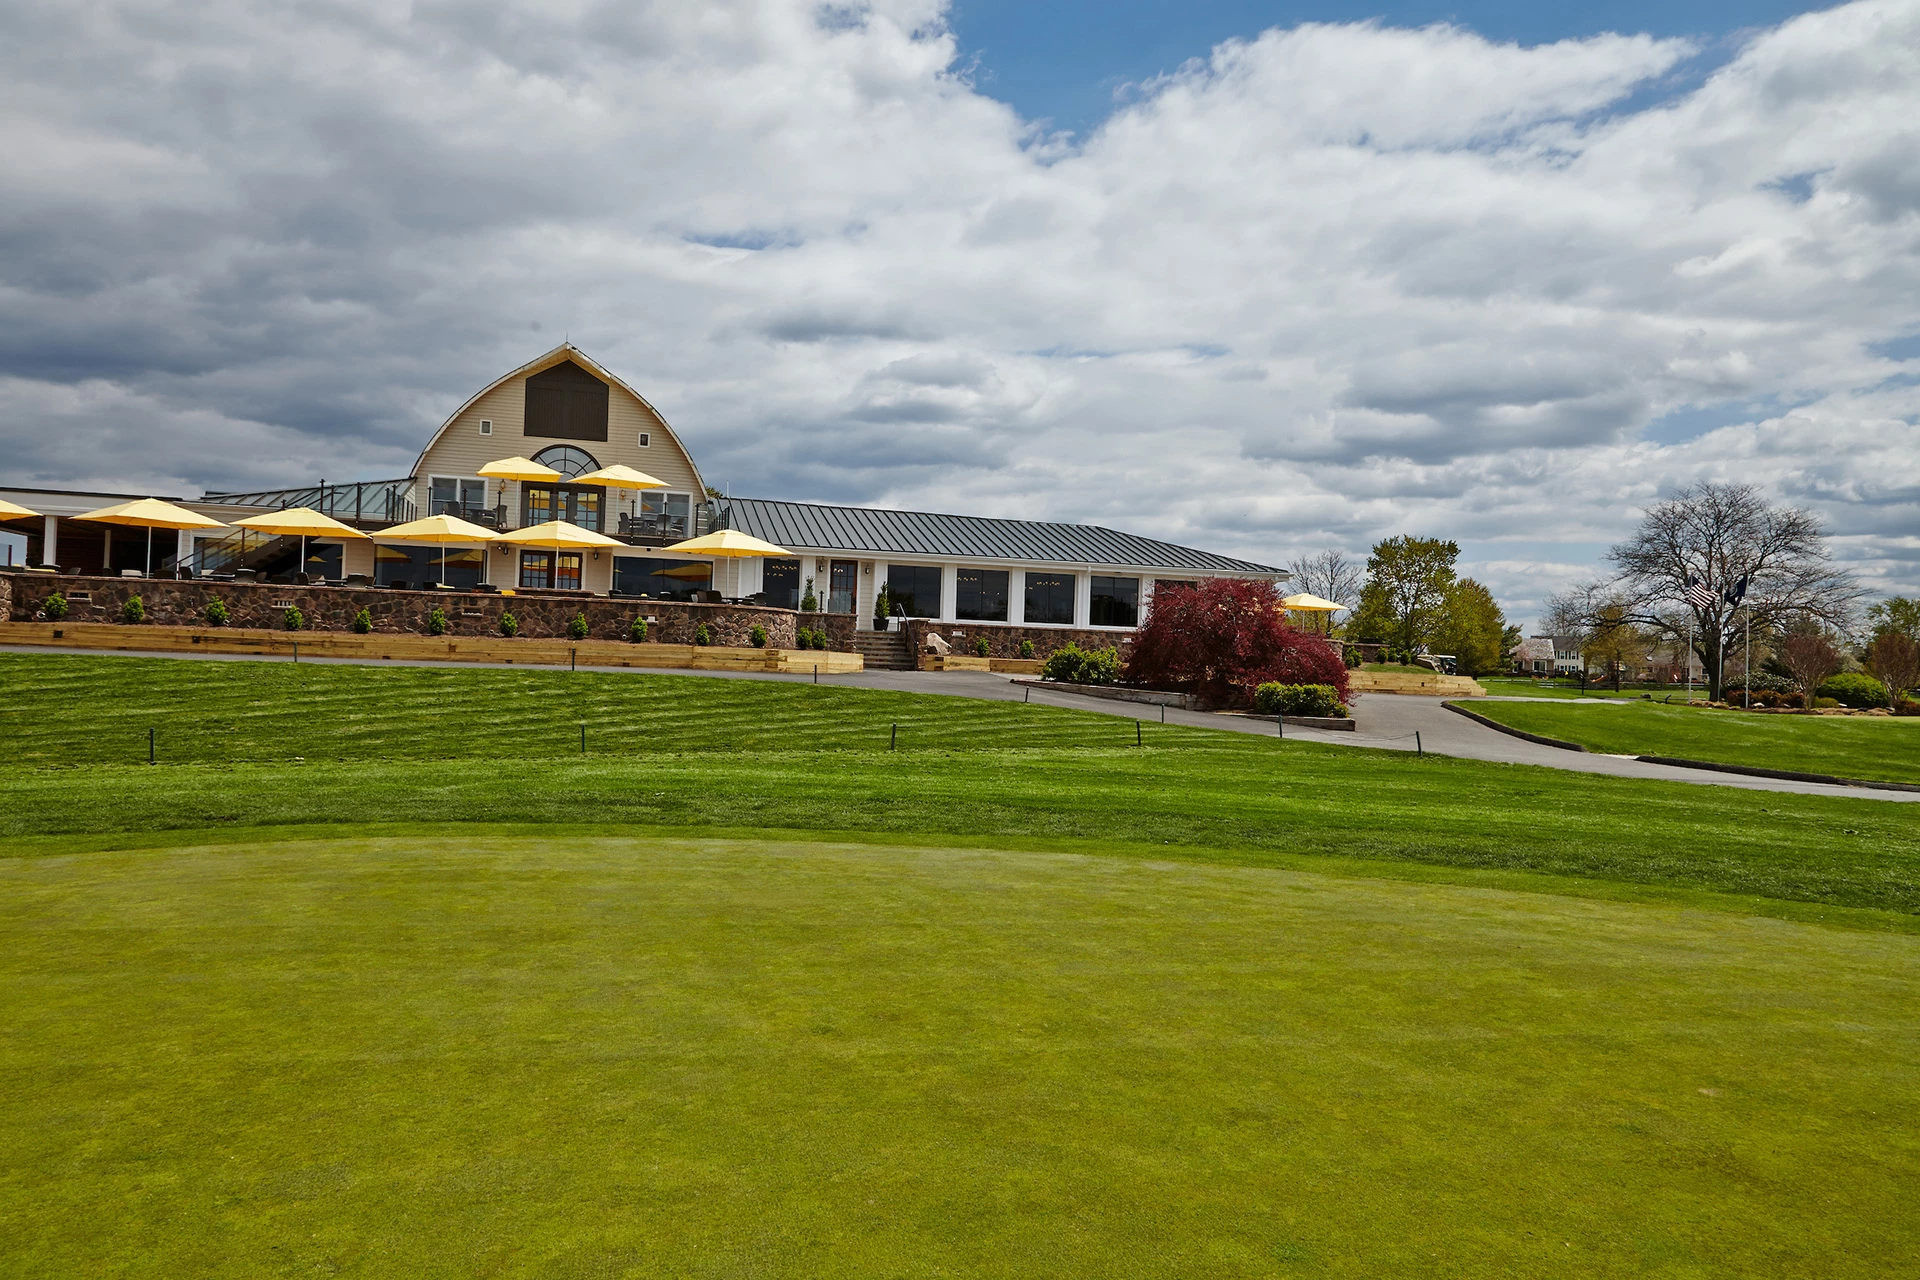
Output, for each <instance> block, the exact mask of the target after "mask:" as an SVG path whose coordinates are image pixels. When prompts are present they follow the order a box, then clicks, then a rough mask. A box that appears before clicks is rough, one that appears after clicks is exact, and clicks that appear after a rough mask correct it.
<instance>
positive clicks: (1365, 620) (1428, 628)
mask: <svg viewBox="0 0 1920 1280" xmlns="http://www.w3.org/2000/svg"><path fill="white" fill-rule="evenodd" d="M1459 559H1460V544H1459V543H1456V542H1446V541H1442V540H1441V539H1439V538H1415V537H1411V536H1409V535H1406V534H1402V535H1401V536H1400V537H1397V538H1388V539H1387V540H1386V541H1385V542H1379V543H1375V544H1374V548H1373V552H1372V554H1371V555H1369V556H1368V557H1367V585H1366V587H1365V588H1363V589H1362V590H1361V592H1360V607H1359V608H1358V609H1356V610H1355V611H1354V614H1353V617H1352V618H1351V619H1349V620H1348V622H1347V634H1348V635H1350V636H1353V637H1354V638H1356V639H1359V640H1366V641H1374V642H1384V643H1387V644H1391V645H1395V646H1397V647H1398V648H1401V649H1414V648H1417V647H1418V646H1420V645H1422V644H1428V643H1430V642H1431V641H1432V639H1433V636H1434V633H1435V632H1436V631H1438V630H1439V628H1440V624H1441V622H1442V620H1443V618H1444V617H1445V611H1446V603H1447V593H1448V592H1449V591H1451V590H1452V589H1453V585H1454V581H1455V579H1454V573H1453V566H1454V563H1455V562H1456V561H1458V560H1459Z"/></svg>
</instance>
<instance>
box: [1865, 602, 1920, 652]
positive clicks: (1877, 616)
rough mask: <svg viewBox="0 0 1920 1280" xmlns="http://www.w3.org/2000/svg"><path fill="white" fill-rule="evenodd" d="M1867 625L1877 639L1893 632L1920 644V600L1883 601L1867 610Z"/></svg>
mask: <svg viewBox="0 0 1920 1280" xmlns="http://www.w3.org/2000/svg"><path fill="white" fill-rule="evenodd" d="M1867 624H1868V625H1869V626H1871V627H1872V628H1873V635H1874V638H1875V639H1878V638H1879V637H1881V636H1884V635H1886V634H1888V633H1889V632H1892V633H1895V634H1898V635H1903V636H1905V637H1906V638H1907V639H1909V640H1912V641H1914V642H1915V643H1917V644H1920V600H1909V599H1907V598H1906V597H1905V596H1895V597H1893V599H1891V600H1882V601H1881V602H1880V603H1879V604H1876V605H1874V606H1873V607H1872V608H1871V609H1868V610H1867Z"/></svg>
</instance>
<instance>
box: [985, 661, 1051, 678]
mask: <svg viewBox="0 0 1920 1280" xmlns="http://www.w3.org/2000/svg"><path fill="white" fill-rule="evenodd" d="M988 661H989V662H991V663H992V664H993V669H994V670H995V671H998V672H1001V673H1003V674H1006V675H1010V676H1037V675H1039V674H1040V667H1041V665H1042V664H1041V662H1040V659H1038V658H989V659H988Z"/></svg>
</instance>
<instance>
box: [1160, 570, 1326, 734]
mask: <svg viewBox="0 0 1920 1280" xmlns="http://www.w3.org/2000/svg"><path fill="white" fill-rule="evenodd" d="M1126 675H1127V679H1128V680H1129V681H1131V682H1132V683H1134V684H1142V685H1147V686H1149V687H1152V688H1158V689H1178V690H1181V691H1183V692H1186V693H1192V694H1195V695H1197V696H1198V697H1199V698H1200V699H1201V700H1202V701H1203V702H1207V703H1211V704H1214V705H1216V706H1245V705H1246V704H1248V703H1250V702H1252V701H1253V691H1254V690H1255V689H1257V688H1259V687H1260V686H1261V685H1263V684H1266V683H1267V682H1269V681H1276V680H1277V681H1279V682H1280V683H1282V684H1329V685H1332V686H1333V687H1334V688H1335V689H1336V690H1338V691H1339V694H1340V701H1342V702H1347V703H1351V702H1352V698H1353V695H1352V693H1351V691H1350V690H1349V689H1348V688H1347V667H1346V664H1345V663H1344V662H1342V661H1341V660H1340V654H1339V652H1338V651H1336V650H1335V649H1334V647H1333V646H1332V645H1331V644H1328V643H1327V642H1326V641H1325V640H1323V639H1321V638H1320V637H1319V636H1316V635H1311V634H1309V633H1307V632H1304V631H1296V630H1294V629H1293V628H1292V627H1290V626H1288V625H1287V621H1286V613H1285V612H1284V611H1283V610H1282V609H1281V607H1280V593H1279V592H1278V591H1277V590H1275V589H1274V585H1273V584H1272V583H1271V582H1251V581H1248V580H1246V579H1243V578H1208V579H1205V580H1203V581H1202V582H1201V583H1200V584H1199V585H1198V586H1193V587H1175V586H1163V587H1157V588H1155V589H1154V593H1153V602H1152V604H1151V605H1150V606H1149V608H1148V610H1147V620H1146V622H1145V623H1144V624H1142V626H1141V627H1140V630H1139V631H1138V632H1137V633H1135V635H1134V637H1133V648H1132V651H1131V653H1130V655H1129V657H1128V659H1127V672H1126Z"/></svg>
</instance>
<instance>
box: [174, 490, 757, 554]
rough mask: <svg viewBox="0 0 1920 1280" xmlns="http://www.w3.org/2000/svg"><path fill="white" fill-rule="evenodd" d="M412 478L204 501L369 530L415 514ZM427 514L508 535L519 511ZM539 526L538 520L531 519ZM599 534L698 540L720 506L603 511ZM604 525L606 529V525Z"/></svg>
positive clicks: (450, 503) (456, 504)
mask: <svg viewBox="0 0 1920 1280" xmlns="http://www.w3.org/2000/svg"><path fill="white" fill-rule="evenodd" d="M417 485H418V481H417V480H416V479H414V478H413V477H407V478H405V479H400V480H367V481H362V482H360V483H357V484H325V483H322V484H316V485H307V486H305V487H300V488H291V489H256V490H253V491H252V492H248V493H212V492H209V493H207V494H206V495H205V497H204V498H202V501H204V502H217V503H222V504H226V505H229V506H238V507H269V508H282V509H284V508H287V507H309V508H311V509H313V510H315V511H318V512H321V513H322V514H323V515H329V516H332V517H333V518H334V519H336V520H344V521H346V522H348V523H350V524H358V525H364V526H366V527H367V528H368V530H369V532H378V529H379V527H380V526H383V525H392V524H404V523H405V522H407V521H409V520H412V519H414V518H415V516H416V514H417V512H416V508H415V506H414V501H413V493H414V490H415V488H416V487H417ZM426 514H428V515H449V516H454V517H456V518H458V519H461V520H465V521H467V522H468V523H469V524H477V525H479V526H480V527H481V528H483V529H495V530H498V531H499V532H501V533H509V532H511V531H513V530H515V529H518V528H520V527H521V521H520V519H519V513H518V512H516V511H515V510H513V508H511V507H510V506H508V505H506V504H504V503H502V504H499V505H496V506H491V507H483V506H480V505H478V504H476V503H471V502H460V501H457V500H454V499H441V500H440V501H429V502H428V503H427V511H426ZM533 523H535V524H539V523H541V521H538V520H536V521H534V522H533ZM601 526H602V527H601V528H600V529H599V530H598V531H599V532H603V533H605V534H607V536H609V537H614V538H618V539H620V540H621V541H622V542H625V543H628V544H629V545H632V546H641V547H659V546H666V545H668V544H669V543H674V542H682V541H685V540H686V539H688V538H698V537H700V536H701V535H703V534H707V533H711V532H713V531H714V530H715V529H720V528H724V527H725V522H724V519H723V516H722V512H721V511H720V509H718V508H716V507H715V505H714V504H713V503H711V502H705V501H702V502H696V503H694V504H693V505H692V509H691V510H690V511H688V512H687V513H685V514H670V513H667V512H650V511H642V512H637V513H631V512H625V511H603V512H602V520H601ZM609 526H610V527H609Z"/></svg>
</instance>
